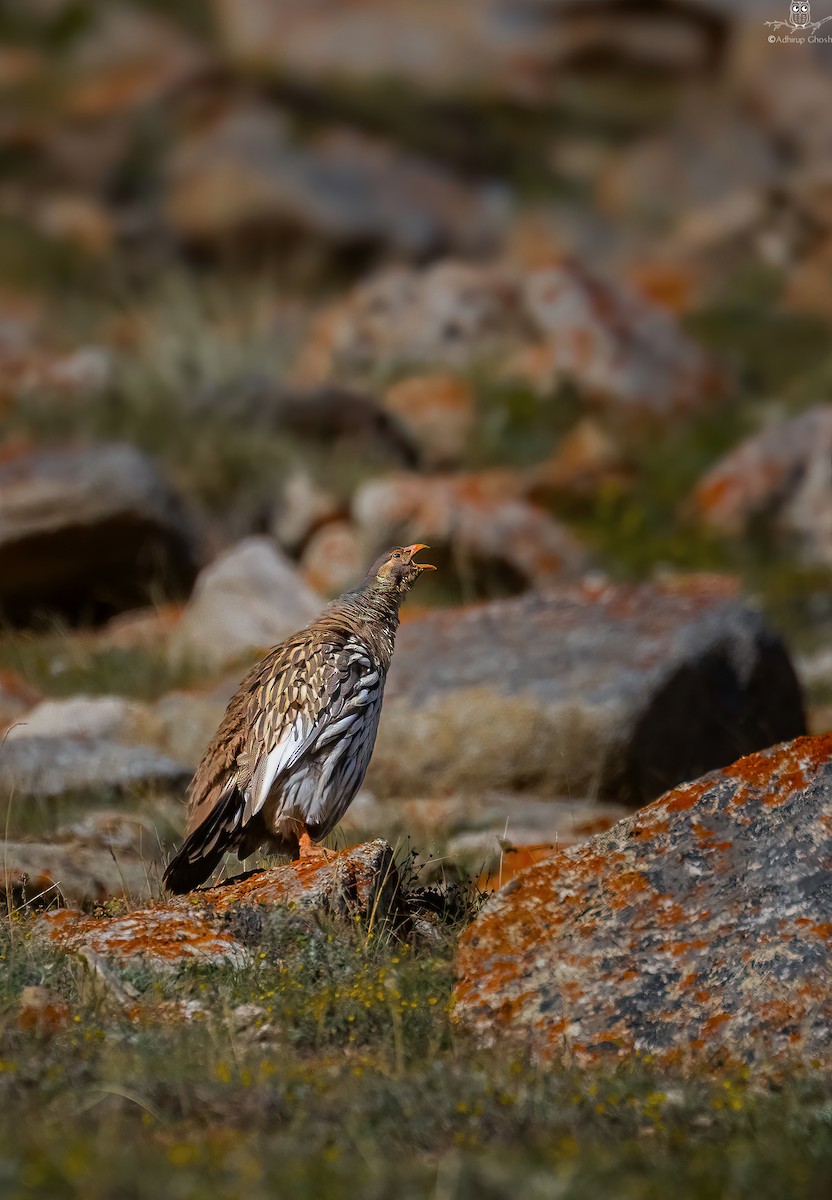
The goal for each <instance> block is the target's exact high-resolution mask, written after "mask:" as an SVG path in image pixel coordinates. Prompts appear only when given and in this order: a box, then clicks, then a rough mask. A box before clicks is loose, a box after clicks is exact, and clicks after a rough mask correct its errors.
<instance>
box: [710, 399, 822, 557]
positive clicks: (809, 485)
mask: <svg viewBox="0 0 832 1200" xmlns="http://www.w3.org/2000/svg"><path fill="white" fill-rule="evenodd" d="M691 507H692V510H693V512H694V514H695V515H696V517H697V518H698V519H699V520H700V521H701V523H702V524H703V525H704V526H706V527H707V528H708V529H711V530H713V531H714V532H715V533H719V534H723V535H725V536H733V537H741V536H743V535H744V534H747V533H748V532H749V531H750V530H751V529H752V528H755V527H756V528H760V527H768V529H769V531H771V532H773V533H775V534H779V535H780V536H781V537H783V538H785V539H788V545H789V547H790V549H793V550H796V551H797V553H798V554H799V555H800V556H801V557H802V558H803V559H804V560H805V561H807V562H813V563H823V564H825V565H828V564H829V563H832V404H821V405H818V406H817V407H815V408H810V409H809V410H808V411H807V412H804V413H801V414H800V415H799V416H797V417H792V418H791V419H790V420H788V421H783V422H778V423H777V424H775V425H773V426H771V427H770V428H768V429H764V430H763V431H762V432H761V433H758V434H755V435H754V436H753V437H750V438H748V439H746V440H745V441H744V442H741V443H740V445H739V446H737V447H736V448H735V449H734V450H732V451H730V453H729V454H727V455H726V457H725V458H723V459H722V460H721V461H720V462H718V463H717V464H716V466H714V467H712V468H711V470H710V471H708V473H707V475H705V477H704V478H703V479H702V480H700V482H699V484H698V485H697V487H696V490H695V491H694V493H693V497H692V503H691Z"/></svg>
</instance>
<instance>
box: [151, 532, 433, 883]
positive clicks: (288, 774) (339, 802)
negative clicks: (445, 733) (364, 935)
mask: <svg viewBox="0 0 832 1200" xmlns="http://www.w3.org/2000/svg"><path fill="white" fill-rule="evenodd" d="M425 549H427V547H426V546H423V545H420V544H417V545H414V546H404V547H400V548H398V549H395V550H392V551H391V552H390V553H388V554H385V555H384V556H383V557H382V558H380V559H379V560H378V561H377V562H376V563H375V564H374V565H373V566H372V567H371V568H370V570H369V571H368V572H367V575H366V577H365V579H364V581H363V582H362V583H361V584H360V586H359V587H357V588H356V589H355V591H352V592H347V593H346V594H345V595H343V596H341V597H340V598H339V599H338V600H334V601H333V602H332V603H331V604H330V605H329V606H328V608H326V609H325V610H324V612H323V613H322V614H321V616H320V617H318V619H317V620H316V621H313V622H312V623H311V624H310V625H307V627H306V628H305V629H302V630H301V631H300V632H299V633H296V634H293V636H292V637H289V638H287V639H286V641H285V642H281V644H280V645H279V646H275V647H274V648H273V649H272V650H270V651H269V653H268V654H267V655H266V657H265V658H264V659H263V660H262V661H261V662H259V663H258V664H257V666H256V667H254V668H253V670H251V671H250V672H249V673H248V675H247V676H246V677H245V679H244V680H243V682H242V683H241V684H240V687H239V689H238V691H237V693H236V695H235V696H234V698H233V699H232V700H231V702H230V704H229V705H228V708H227V709H226V712H225V717H224V718H223V721H222V724H221V725H220V727H219V729H218V730H217V732H216V734H215V735H214V738H213V740H212V742H211V744H210V745H209V747H208V749H207V750H206V752H205V756H204V757H203V759H202V762H201V763H200V765H199V767H198V769H197V772H196V775H195V776H194V778H193V781H192V783H191V786H190V790H189V796H188V824H187V829H186V836H185V841H184V843H183V844H182V846H181V848H180V849H179V850H178V851H177V853H176V854H175V855H174V856H173V858H172V859H171V861H170V863H169V864H168V867H167V870H166V871H165V874H164V882H165V884H166V886H167V887H168V888H170V890H171V891H174V892H187V891H190V890H191V888H194V887H196V886H197V885H198V884H200V883H203V882H204V881H205V880H206V879H207V878H208V876H209V875H210V874H211V872H212V871H213V870H214V869H215V868H216V866H217V865H218V864H219V862H220V859H221V858H222V856H223V855H224V854H225V853H226V852H227V851H229V850H233V851H235V852H236V854H237V857H238V858H239V859H241V860H242V859H244V858H247V857H248V856H249V855H250V854H252V853H253V852H254V851H255V850H257V849H258V848H259V847H261V846H262V847H264V848H265V849H267V850H270V851H272V852H274V853H278V854H288V855H289V856H290V857H292V858H298V857H299V856H300V855H301V854H304V853H308V852H309V851H310V850H311V848H312V843H313V842H316V841H319V840H320V839H321V838H323V837H325V836H326V834H328V833H329V832H330V831H331V830H332V829H334V828H335V826H336V825H337V824H338V822H339V821H340V820H341V818H342V817H343V815H344V813H345V812H346V811H347V808H348V807H349V805H350V803H351V802H352V800H353V797H354V796H355V794H356V792H357V791H358V789H359V787H360V786H361V782H362V780H363V779H364V775H365V772H366V770H367V766H368V764H369V762H370V757H371V755H372V753H373V745H374V744H375V739H376V730H377V729H378V720H379V715H380V713H381V702H382V697H383V695H384V681H385V679H386V677H387V671H388V669H389V667H390V660H391V658H392V657H393V644H394V641H395V637H396V629H397V628H398V624H399V605H400V604H401V603H402V601H403V600H404V598H405V596H406V595H407V593H408V592H409V591H410V588H411V587H412V586H413V584H414V583H415V582H416V580H417V579H418V578H419V576H420V575H421V573H422V571H432V570H434V568H433V567H432V566H430V565H429V564H427V563H417V562H414V557H415V555H416V553H417V552H418V551H419V550H425Z"/></svg>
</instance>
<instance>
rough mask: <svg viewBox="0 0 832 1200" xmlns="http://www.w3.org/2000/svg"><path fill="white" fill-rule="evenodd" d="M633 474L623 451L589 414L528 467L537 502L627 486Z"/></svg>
mask: <svg viewBox="0 0 832 1200" xmlns="http://www.w3.org/2000/svg"><path fill="white" fill-rule="evenodd" d="M631 478H632V472H631V470H630V469H629V468H628V464H627V461H626V458H625V455H624V453H623V451H622V449H621V448H620V446H619V445H618V443H617V442H616V440H615V439H614V437H613V436H612V435H611V434H610V433H608V432H607V431H606V430H605V429H604V428H603V427H602V426H601V425H599V424H598V422H597V421H595V420H593V419H592V418H591V417H587V418H584V419H583V420H582V421H579V422H578V424H577V425H576V426H575V427H574V429H572V430H570V432H569V433H567V434H566V436H565V437H564V438H562V439H561V441H560V442H558V445H557V447H556V449H555V451H554V453H553V454H551V455H550V456H549V458H548V459H546V460H545V461H544V462H542V463H539V464H538V465H537V466H536V467H532V468H531V469H530V470H529V488H528V491H529V495H530V497H531V498H532V499H534V500H536V501H538V502H539V503H551V502H552V501H553V500H561V499H563V498H564V497H567V498H572V499H579V500H580V499H588V498H591V497H592V496H597V495H598V493H599V492H601V491H602V490H605V489H606V490H607V491H609V490H610V489H613V490H614V491H615V492H620V491H622V490H624V489H626V488H627V487H628V485H629V482H630V480H631Z"/></svg>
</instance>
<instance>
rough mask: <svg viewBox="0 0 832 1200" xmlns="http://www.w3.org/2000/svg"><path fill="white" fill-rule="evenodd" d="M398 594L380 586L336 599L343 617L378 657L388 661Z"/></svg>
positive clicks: (395, 618)
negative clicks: (372, 648) (372, 646)
mask: <svg viewBox="0 0 832 1200" xmlns="http://www.w3.org/2000/svg"><path fill="white" fill-rule="evenodd" d="M400 602H401V598H400V597H399V596H396V595H395V594H394V593H391V592H388V591H383V590H381V589H380V588H366V589H362V590H361V591H358V592H353V593H352V594H350V595H347V596H342V597H341V599H340V600H339V601H336V604H337V606H338V608H339V609H340V610H341V613H342V615H343V617H344V618H345V619H346V621H347V622H348V623H349V625H350V626H352V627H353V628H354V629H355V631H356V633H360V634H361V635H362V636H363V637H364V638H365V639H366V640H367V641H369V642H371V643H374V644H375V648H376V650H377V651H378V653H379V655H380V657H381V658H382V659H384V660H386V663H387V664H389V660H390V657H391V656H392V654H393V643H394V641H395V638H396V630H397V629H398V627H399V604H400Z"/></svg>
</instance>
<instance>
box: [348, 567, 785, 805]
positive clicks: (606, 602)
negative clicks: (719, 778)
mask: <svg viewBox="0 0 832 1200" xmlns="http://www.w3.org/2000/svg"><path fill="white" fill-rule="evenodd" d="M803 732H805V724H804V716H803V710H802V702H801V694H800V688H799V685H798V682H797V679H796V676H795V673H794V670H793V668H792V665H791V662H790V661H789V658H788V655H787V653H786V650H785V648H784V646H783V644H782V642H781V641H780V639H779V637H778V636H777V635H776V634H775V633H774V632H773V631H772V630H771V629H770V628H769V627H768V625H767V624H766V622H765V621H764V620H763V618H762V617H761V616H760V614H759V613H757V612H755V611H754V610H753V609H751V608H749V607H747V606H745V605H743V604H741V603H739V602H738V601H737V599H736V598H735V596H734V595H732V594H731V593H730V592H729V591H727V590H726V588H725V586H724V584H723V583H721V582H719V581H715V580H713V579H709V578H708V577H704V578H697V577H695V576H694V577H693V578H692V579H689V580H687V581H686V582H685V584H684V586H682V585H680V584H679V583H678V582H677V583H675V584H674V583H671V582H668V583H667V584H666V585H664V586H650V585H643V586H639V587H632V586H623V585H622V586H618V585H613V584H603V583H602V584H597V585H593V584H586V585H584V586H572V587H569V586H564V587H561V588H557V589H554V588H553V589H550V590H547V591H545V592H540V593H527V594H525V595H522V596H519V597H516V598H512V599H508V600H499V601H493V602H490V603H487V604H482V605H471V606H469V607H466V608H462V609H446V610H444V611H437V612H433V613H430V614H427V615H425V616H423V617H420V618H418V619H415V620H411V621H408V622H406V623H405V624H404V625H403V626H402V628H401V630H400V631H399V634H398V639H397V648H396V654H395V657H394V659H393V665H392V668H391V671H390V677H389V679H388V684H387V689H386V697H385V704H384V709H383V711H382V717H381V724H380V728H379V735H378V741H377V743H376V750H375V754H374V756H373V760H372V762H371V764H370V769H369V772H368V777H367V782H368V786H369V787H370V788H371V789H372V790H373V791H375V792H376V793H377V794H378V795H388V796H389V795H395V796H418V795H425V796H427V795H436V794H442V793H443V792H444V793H448V792H453V791H462V792H465V791H469V792H477V791H479V790H481V789H486V790H489V791H494V790H505V791H511V790H514V789H517V788H534V789H538V790H543V791H547V792H549V793H550V794H552V793H554V794H555V795H563V794H567V795H568V794H573V795H579V796H586V795H591V796H596V797H598V798H601V799H612V800H622V799H626V800H629V801H630V802H633V803H638V804H641V803H644V802H645V801H647V800H652V799H653V798H654V797H655V796H657V795H659V794H660V793H661V792H662V791H664V790H665V788H667V787H672V786H673V785H674V784H676V783H679V782H680V781H681V780H684V779H693V778H696V777H697V776H698V775H701V774H702V773H703V772H704V771H707V770H710V769H712V768H714V767H717V766H724V765H725V764H726V763H730V762H733V761H734V759H736V758H737V757H738V756H739V755H741V754H744V753H750V752H751V751H753V750H757V749H760V748H761V747H763V746H768V745H771V744H772V743H773V742H776V741H782V740H784V739H786V738H791V737H795V736H798V735H799V734H801V733H803Z"/></svg>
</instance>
